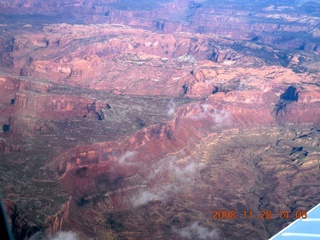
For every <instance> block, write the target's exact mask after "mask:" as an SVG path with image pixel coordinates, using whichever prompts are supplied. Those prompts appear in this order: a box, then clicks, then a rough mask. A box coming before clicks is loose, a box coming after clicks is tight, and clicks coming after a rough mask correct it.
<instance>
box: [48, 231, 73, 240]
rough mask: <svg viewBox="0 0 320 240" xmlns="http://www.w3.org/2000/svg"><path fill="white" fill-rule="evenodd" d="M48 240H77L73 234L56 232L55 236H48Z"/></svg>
mask: <svg viewBox="0 0 320 240" xmlns="http://www.w3.org/2000/svg"><path fill="white" fill-rule="evenodd" d="M48 239H49V240H78V239H79V236H78V234H76V233H74V232H57V233H56V234H55V235H53V236H50V237H49V238H48Z"/></svg>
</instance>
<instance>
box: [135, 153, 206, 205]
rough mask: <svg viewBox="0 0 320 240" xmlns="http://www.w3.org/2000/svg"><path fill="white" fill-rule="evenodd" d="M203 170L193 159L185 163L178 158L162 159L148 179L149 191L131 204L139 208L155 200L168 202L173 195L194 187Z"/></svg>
mask: <svg viewBox="0 0 320 240" xmlns="http://www.w3.org/2000/svg"><path fill="white" fill-rule="evenodd" d="M202 168H203V166H202V164H200V163H199V162H196V161H195V160H194V159H192V158H188V159H186V160H184V161H178V159H177V158H176V157H166V158H163V159H161V160H160V161H159V162H158V163H156V164H155V165H154V166H153V167H152V168H151V169H150V174H149V175H148V176H147V177H146V180H147V183H148V184H149V186H148V187H147V188H148V190H142V191H139V192H138V193H136V194H135V195H134V196H133V198H132V199H131V204H132V205H133V206H134V207H138V206H141V205H144V204H147V203H149V202H151V201H155V200H157V201H162V202H166V201H167V200H168V199H169V198H170V195H171V194H176V193H178V192H181V191H183V190H184V189H186V188H188V187H190V186H194V185H195V184H193V182H194V181H195V178H196V177H197V176H198V175H199V173H200V170H201V169H202ZM159 179H163V180H161V181H160V180H159Z"/></svg>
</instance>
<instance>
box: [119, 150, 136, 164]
mask: <svg viewBox="0 0 320 240" xmlns="http://www.w3.org/2000/svg"><path fill="white" fill-rule="evenodd" d="M137 153H138V152H136V151H127V152H126V153H125V154H123V155H122V156H121V157H120V158H119V159H118V163H119V164H120V165H132V164H134V163H133V162H131V160H132V159H133V157H134V156H135V155H136V154H137Z"/></svg>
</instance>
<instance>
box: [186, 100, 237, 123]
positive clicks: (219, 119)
mask: <svg viewBox="0 0 320 240" xmlns="http://www.w3.org/2000/svg"><path fill="white" fill-rule="evenodd" d="M199 108H200V113H198V114H193V115H191V116H189V117H190V118H192V119H196V120H200V119H204V118H208V117H210V118H211V119H212V120H213V121H214V123H215V124H216V125H217V126H222V125H228V124H230V123H231V113H230V112H229V111H227V110H224V109H216V108H214V107H213V106H212V105H210V104H201V105H200V106H199Z"/></svg>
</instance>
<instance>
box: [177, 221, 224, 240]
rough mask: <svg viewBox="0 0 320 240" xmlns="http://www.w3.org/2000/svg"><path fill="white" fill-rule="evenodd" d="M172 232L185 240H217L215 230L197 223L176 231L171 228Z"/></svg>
mask: <svg viewBox="0 0 320 240" xmlns="http://www.w3.org/2000/svg"><path fill="white" fill-rule="evenodd" d="M172 231H173V232H175V233H177V234H179V235H180V236H181V237H183V238H187V239H201V240H216V239H219V236H218V233H217V231H216V230H214V229H212V228H208V227H204V226H201V225H200V223H199V221H197V222H194V223H192V224H191V225H190V226H187V227H185V228H181V229H178V228H176V227H173V228H172Z"/></svg>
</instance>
